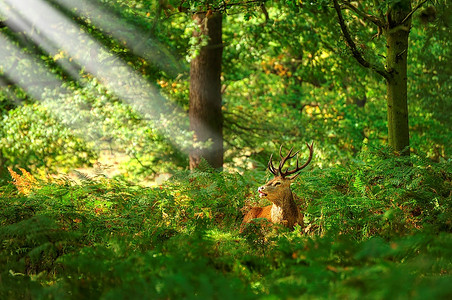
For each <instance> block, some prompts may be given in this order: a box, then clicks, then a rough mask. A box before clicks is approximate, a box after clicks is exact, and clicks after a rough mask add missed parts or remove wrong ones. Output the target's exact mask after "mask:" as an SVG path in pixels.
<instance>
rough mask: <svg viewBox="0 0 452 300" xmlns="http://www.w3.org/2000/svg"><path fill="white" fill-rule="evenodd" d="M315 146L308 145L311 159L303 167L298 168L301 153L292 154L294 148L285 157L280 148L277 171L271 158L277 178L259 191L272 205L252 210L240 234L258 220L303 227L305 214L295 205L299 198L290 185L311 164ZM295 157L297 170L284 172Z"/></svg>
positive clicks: (246, 216) (245, 219) (289, 226)
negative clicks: (284, 168) (285, 165)
mask: <svg viewBox="0 0 452 300" xmlns="http://www.w3.org/2000/svg"><path fill="white" fill-rule="evenodd" d="M313 144H314V143H312V144H311V145H309V144H308V143H306V145H307V146H308V149H309V158H308V160H307V162H306V163H304V164H303V165H302V166H298V152H300V151H297V152H295V153H293V154H292V150H293V147H292V148H291V149H290V151H289V153H288V154H287V155H286V156H284V157H283V156H282V154H281V150H282V145H281V148H279V156H280V157H281V161H280V163H279V166H278V169H275V167H274V166H273V162H272V157H273V154H272V155H271V156H270V160H269V162H268V169H269V170H270V172H272V174H273V175H275V177H274V178H273V179H272V180H270V181H268V182H267V183H266V184H264V185H263V186H260V187H259V188H258V189H257V191H258V192H259V197H261V198H266V199H268V200H269V201H270V202H272V204H271V205H268V206H265V207H253V208H251V210H250V211H249V212H248V213H247V214H246V215H245V218H243V222H242V225H241V226H240V232H243V230H244V229H245V225H246V224H247V223H250V222H251V221H252V220H253V219H256V218H265V219H267V220H269V221H270V222H272V223H276V224H282V225H284V226H286V227H288V228H293V227H294V225H295V224H299V225H300V226H303V214H302V213H300V210H299V209H298V207H297V205H296V204H295V200H298V197H297V195H295V194H293V193H292V191H291V190H290V184H291V183H292V181H293V180H294V179H295V178H296V177H297V176H298V175H299V174H300V173H298V172H299V171H301V170H302V169H304V168H305V167H306V166H307V165H308V164H309V163H310V162H311V159H312V154H313V150H312V148H313ZM295 155H297V166H296V168H295V169H293V170H291V171H289V169H288V168H287V169H286V170H285V171H283V167H284V164H285V163H286V162H287V160H289V159H291V158H293V157H295ZM289 175H292V176H289Z"/></svg>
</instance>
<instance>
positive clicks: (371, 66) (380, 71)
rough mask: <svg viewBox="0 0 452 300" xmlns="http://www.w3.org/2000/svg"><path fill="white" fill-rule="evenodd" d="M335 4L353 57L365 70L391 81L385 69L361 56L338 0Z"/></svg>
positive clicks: (335, 0) (334, 0) (334, 1)
mask: <svg viewBox="0 0 452 300" xmlns="http://www.w3.org/2000/svg"><path fill="white" fill-rule="evenodd" d="M333 3H334V9H335V10H336V12H337V17H338V19H339V25H340V26H341V30H342V34H343V35H344V38H345V41H346V42H347V44H348V46H349V47H350V50H351V51H352V55H353V57H354V58H355V59H356V60H357V61H358V63H359V64H360V65H362V66H363V67H365V68H369V69H371V70H373V71H375V72H376V73H378V74H380V75H381V76H383V77H384V78H385V79H389V73H388V72H386V70H384V69H383V68H381V67H379V66H377V65H374V64H371V63H370V62H368V61H367V60H365V59H364V57H363V56H362V55H361V53H360V52H359V51H358V49H357V48H356V44H355V42H354V41H353V39H352V37H351V36H350V33H349V32H348V29H347V25H346V24H345V21H344V17H343V16H342V12H341V8H340V6H339V3H338V2H337V0H333Z"/></svg>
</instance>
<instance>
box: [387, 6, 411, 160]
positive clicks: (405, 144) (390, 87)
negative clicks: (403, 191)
mask: <svg viewBox="0 0 452 300" xmlns="http://www.w3.org/2000/svg"><path fill="white" fill-rule="evenodd" d="M410 11H411V1H410V0H402V1H400V2H396V3H395V4H393V5H392V7H391V8H390V9H389V12H388V28H387V31H386V32H385V35H386V42H387V45H386V46H387V56H386V69H387V71H388V72H389V77H388V78H387V106H388V137H389V146H391V147H392V148H393V149H394V150H395V151H397V152H399V153H401V154H404V155H409V154H410V149H409V146H410V137H409V127H408V104H407V98H408V97H407V54H408V35H409V33H410V25H411V20H410V19H408V20H405V18H406V16H407V15H408V13H409V12H410ZM404 20H405V22H403V21H404Z"/></svg>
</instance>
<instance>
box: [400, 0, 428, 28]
mask: <svg viewBox="0 0 452 300" xmlns="http://www.w3.org/2000/svg"><path fill="white" fill-rule="evenodd" d="M427 1H428V0H424V1H421V2H419V3H418V4H417V5H416V7H415V8H413V10H411V11H410V12H409V13H408V15H406V17H405V18H404V19H403V21H402V23H400V24H403V23H405V22H406V21H407V20H408V19H409V18H410V17H411V16H412V15H413V14H414V13H415V12H416V10H418V9H419V8H420V7H421V6H422V5H424V3H425V2H427Z"/></svg>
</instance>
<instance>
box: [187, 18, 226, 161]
mask: <svg viewBox="0 0 452 300" xmlns="http://www.w3.org/2000/svg"><path fill="white" fill-rule="evenodd" d="M193 19H194V21H195V22H196V24H197V25H198V27H199V29H200V30H199V31H198V32H195V34H194V35H195V37H196V38H198V39H199V40H200V41H202V39H203V37H204V38H205V37H207V39H208V41H207V45H205V46H202V47H201V49H200V52H199V54H198V55H197V56H196V57H195V58H194V59H193V60H192V61H191V65H190V108H189V118H190V129H191V130H192V131H193V132H194V137H193V142H194V143H193V144H194V146H193V147H192V150H191V151H190V169H194V168H196V167H197V166H198V165H199V163H200V161H201V158H204V159H205V160H206V161H207V162H208V163H209V164H210V166H212V167H213V168H221V167H222V166H223V116H222V112H221V78H220V76H221V60H222V54H223V44H222V36H221V35H222V15H221V14H216V13H214V14H211V15H210V16H206V14H205V13H197V14H195V15H194V17H193ZM208 141H209V143H210V146H209V147H199V146H196V143H198V142H208Z"/></svg>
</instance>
